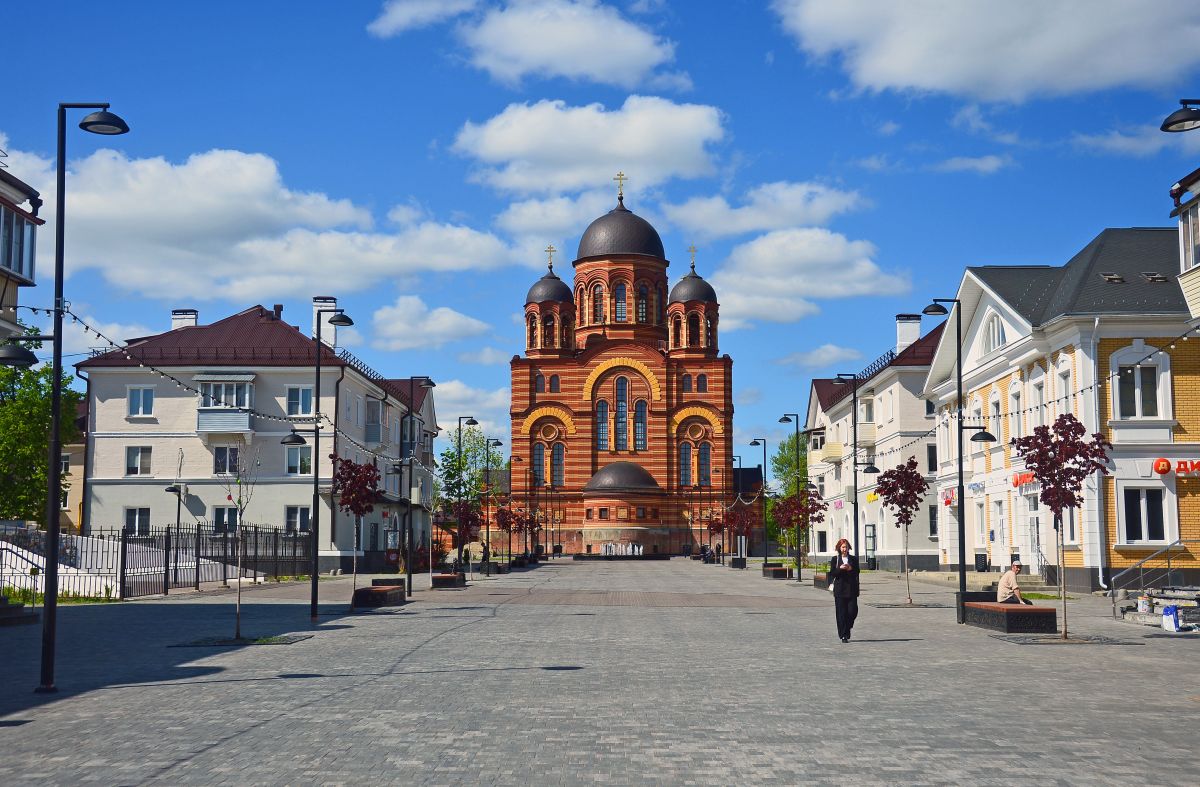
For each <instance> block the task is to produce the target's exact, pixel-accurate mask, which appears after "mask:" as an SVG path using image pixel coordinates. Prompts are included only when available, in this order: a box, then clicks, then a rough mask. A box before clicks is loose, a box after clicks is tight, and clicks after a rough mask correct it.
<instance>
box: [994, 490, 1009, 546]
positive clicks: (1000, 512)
mask: <svg viewBox="0 0 1200 787" xmlns="http://www.w3.org/2000/svg"><path fill="white" fill-rule="evenodd" d="M1007 525H1008V523H1007V522H1005V521H1004V501H1003V500H996V501H994V502H993V503H992V532H991V533H990V534H989V535H991V536H992V538H994V539H995V540H996V543H997V544H1001V543H1004V542H1005V541H1006V538H1005V536H1006V535H1007Z"/></svg>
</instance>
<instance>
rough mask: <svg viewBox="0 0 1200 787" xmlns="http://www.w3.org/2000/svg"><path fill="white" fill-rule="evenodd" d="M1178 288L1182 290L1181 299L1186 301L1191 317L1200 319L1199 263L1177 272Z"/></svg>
mask: <svg viewBox="0 0 1200 787" xmlns="http://www.w3.org/2000/svg"><path fill="white" fill-rule="evenodd" d="M1179 288H1180V289H1181V290H1183V299H1184V300H1185V301H1187V306H1188V311H1190V312H1191V313H1192V319H1193V320H1195V319H1200V265H1196V266H1194V267H1192V268H1190V269H1188V270H1186V271H1184V272H1183V273H1181V274H1179Z"/></svg>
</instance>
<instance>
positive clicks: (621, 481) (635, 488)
mask: <svg viewBox="0 0 1200 787" xmlns="http://www.w3.org/2000/svg"><path fill="white" fill-rule="evenodd" d="M659 489H661V487H659V485H658V482H657V481H655V480H654V476H652V475H650V473H649V471H648V470H646V468H644V467H642V466H641V465H639V464H635V463H634V462H613V463H612V464H607V465H605V466H604V467H602V468H600V469H599V470H597V471H596V474H595V475H594V476H592V478H591V480H589V481H588V482H587V484H585V485H584V487H583V491H585V492H610V491H611V492H618V491H620V492H639V491H654V490H659Z"/></svg>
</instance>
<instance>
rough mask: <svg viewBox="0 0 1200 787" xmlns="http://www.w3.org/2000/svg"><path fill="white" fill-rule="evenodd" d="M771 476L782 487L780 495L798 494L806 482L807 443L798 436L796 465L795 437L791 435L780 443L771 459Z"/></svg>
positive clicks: (793, 434) (802, 436)
mask: <svg viewBox="0 0 1200 787" xmlns="http://www.w3.org/2000/svg"><path fill="white" fill-rule="evenodd" d="M771 475H772V476H773V477H774V478H775V483H776V484H778V485H780V486H781V487H782V495H783V496H784V497H787V496H788V495H794V494H796V493H798V492H799V491H800V489H801V487H803V485H804V484H806V483H807V482H808V441H807V440H805V439H804V435H800V463H799V464H797V463H796V435H795V433H794V432H793V433H792V434H790V435H788V436H787V437H785V438H784V439H783V440H781V441H780V443H779V445H778V447H776V449H775V455H774V456H772V457H771Z"/></svg>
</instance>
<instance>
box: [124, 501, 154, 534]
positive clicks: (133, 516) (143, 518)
mask: <svg viewBox="0 0 1200 787" xmlns="http://www.w3.org/2000/svg"><path fill="white" fill-rule="evenodd" d="M125 532H126V533H128V534H129V535H131V536H148V535H150V509H149V508H126V509H125Z"/></svg>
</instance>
